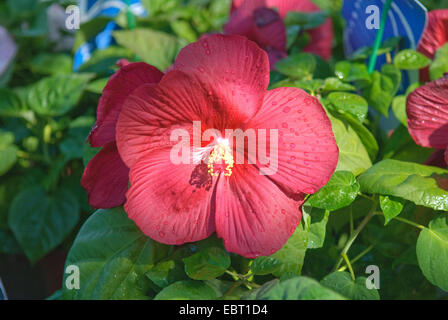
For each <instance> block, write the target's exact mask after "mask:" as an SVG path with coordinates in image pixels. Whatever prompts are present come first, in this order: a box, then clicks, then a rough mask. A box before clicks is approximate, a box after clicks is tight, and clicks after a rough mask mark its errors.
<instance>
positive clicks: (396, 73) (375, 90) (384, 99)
mask: <svg viewBox="0 0 448 320" xmlns="http://www.w3.org/2000/svg"><path fill="white" fill-rule="evenodd" d="M400 83H401V72H400V70H399V69H398V68H396V67H395V66H394V65H391V64H385V65H383V67H382V68H381V73H380V72H378V71H374V72H373V73H372V83H371V85H370V86H369V87H367V88H366V90H364V92H363V96H364V98H366V100H367V101H368V102H369V105H370V106H372V107H373V108H374V109H376V110H377V111H379V112H381V113H382V114H383V115H385V116H386V117H387V116H388V114H389V106H390V104H391V103H392V99H393V97H394V96H395V94H396V93H397V91H398V88H399V87H400Z"/></svg>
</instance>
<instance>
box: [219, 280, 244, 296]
mask: <svg viewBox="0 0 448 320" xmlns="http://www.w3.org/2000/svg"><path fill="white" fill-rule="evenodd" d="M242 284H243V282H242V281H237V282H234V283H233V284H232V286H231V287H230V288H229V290H227V291H226V293H224V296H229V295H230V294H231V293H232V292H233V291H235V289H236V288H238V287H239V286H240V285H242Z"/></svg>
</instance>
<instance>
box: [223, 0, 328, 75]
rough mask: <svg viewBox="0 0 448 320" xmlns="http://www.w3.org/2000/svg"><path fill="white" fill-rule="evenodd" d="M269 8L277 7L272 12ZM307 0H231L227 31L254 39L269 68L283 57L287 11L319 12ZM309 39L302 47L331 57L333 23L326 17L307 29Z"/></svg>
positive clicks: (225, 29)
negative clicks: (264, 54)
mask: <svg viewBox="0 0 448 320" xmlns="http://www.w3.org/2000/svg"><path fill="white" fill-rule="evenodd" d="M273 8H277V9H278V11H275V10H274V9H273ZM319 10H320V9H319V7H318V6H316V5H315V4H314V3H313V2H311V1H310V0H233V2H232V10H231V14H230V18H229V21H228V23H227V24H226V25H225V27H224V31H225V32H226V33H227V34H240V35H244V36H246V37H248V38H249V39H250V40H252V41H255V42H256V43H257V44H258V45H259V46H260V47H262V48H263V49H264V50H266V52H267V53H268V56H269V62H270V63H271V68H272V67H273V66H274V65H275V62H276V61H277V60H279V59H281V58H284V57H285V56H286V29H285V25H284V23H283V19H284V18H285V16H286V14H287V13H288V12H289V11H301V12H314V11H319ZM308 33H309V35H310V37H311V42H310V44H308V46H306V48H305V49H304V51H305V52H310V53H314V54H316V55H319V56H321V57H322V58H323V59H326V60H328V59H329V58H330V57H331V46H332V43H333V26H332V23H331V20H330V19H327V21H326V22H325V23H324V24H323V25H321V26H319V27H317V28H315V29H312V30H308Z"/></svg>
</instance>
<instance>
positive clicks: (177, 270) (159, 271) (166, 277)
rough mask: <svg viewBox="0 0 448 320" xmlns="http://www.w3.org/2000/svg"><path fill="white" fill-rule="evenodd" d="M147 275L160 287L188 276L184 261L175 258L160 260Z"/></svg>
mask: <svg viewBox="0 0 448 320" xmlns="http://www.w3.org/2000/svg"><path fill="white" fill-rule="evenodd" d="M146 276H147V277H148V278H149V279H150V280H151V281H152V282H154V283H155V284H156V285H157V286H159V287H160V288H165V287H167V286H168V285H170V284H172V283H174V282H176V281H179V280H184V279H186V278H187V276H186V275H185V272H184V268H183V265H182V263H180V262H178V261H174V260H168V261H162V262H159V263H158V264H157V265H156V266H155V267H154V268H152V269H151V270H149V271H148V272H147V273H146Z"/></svg>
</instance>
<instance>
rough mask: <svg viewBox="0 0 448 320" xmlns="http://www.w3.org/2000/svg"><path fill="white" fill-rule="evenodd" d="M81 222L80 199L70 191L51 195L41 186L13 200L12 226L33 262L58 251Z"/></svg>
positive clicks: (59, 190) (10, 223)
mask: <svg viewBox="0 0 448 320" xmlns="http://www.w3.org/2000/svg"><path fill="white" fill-rule="evenodd" d="M78 219H79V204H78V200H77V199H76V198H75V197H74V196H73V195H72V194H71V193H70V192H69V191H67V190H65V189H62V188H60V189H58V190H57V191H55V192H54V193H51V194H50V193H47V192H46V191H45V189H44V188H42V187H40V186H37V187H31V188H28V189H25V190H23V191H21V192H20V193H19V194H17V195H16V196H15V198H14V200H13V201H12V204H11V208H10V210H9V217H8V224H9V227H10V228H11V230H12V231H13V233H14V236H15V237H16V239H17V240H18V242H19V243H20V245H21V246H22V248H23V250H24V251H25V254H26V255H27V257H28V259H30V261H31V262H32V263H35V262H37V261H38V260H39V259H40V258H42V257H43V256H44V255H45V254H47V253H48V252H50V251H51V250H53V249H54V248H56V247H57V246H58V245H59V244H61V242H62V241H63V240H64V239H65V238H66V237H67V236H68V235H69V234H70V232H71V231H72V230H73V228H74V227H75V225H76V223H77V222H78Z"/></svg>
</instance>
